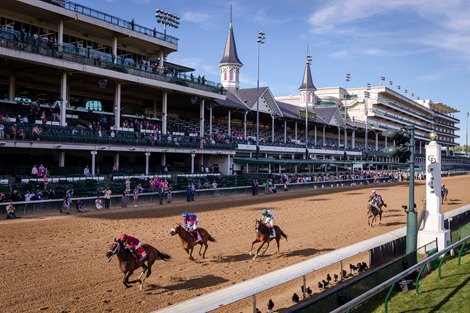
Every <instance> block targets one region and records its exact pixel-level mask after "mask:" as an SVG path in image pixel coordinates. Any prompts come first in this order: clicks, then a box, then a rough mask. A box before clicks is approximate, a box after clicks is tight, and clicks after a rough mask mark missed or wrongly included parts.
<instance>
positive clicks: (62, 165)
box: [59, 150, 65, 167]
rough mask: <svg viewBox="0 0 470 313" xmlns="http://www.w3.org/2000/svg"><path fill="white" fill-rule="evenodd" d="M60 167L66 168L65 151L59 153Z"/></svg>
mask: <svg viewBox="0 0 470 313" xmlns="http://www.w3.org/2000/svg"><path fill="white" fill-rule="evenodd" d="M59 167H65V151H64V150H62V151H59Z"/></svg>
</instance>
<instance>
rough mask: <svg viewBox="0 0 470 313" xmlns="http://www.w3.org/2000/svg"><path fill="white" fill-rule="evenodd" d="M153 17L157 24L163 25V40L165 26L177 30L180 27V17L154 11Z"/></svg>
mask: <svg viewBox="0 0 470 313" xmlns="http://www.w3.org/2000/svg"><path fill="white" fill-rule="evenodd" d="M155 17H156V18H157V23H160V24H163V36H164V38H165V39H166V27H167V26H170V27H173V28H178V27H179V25H180V17H179V16H176V15H174V14H172V13H170V12H167V11H163V10H160V9H157V10H155Z"/></svg>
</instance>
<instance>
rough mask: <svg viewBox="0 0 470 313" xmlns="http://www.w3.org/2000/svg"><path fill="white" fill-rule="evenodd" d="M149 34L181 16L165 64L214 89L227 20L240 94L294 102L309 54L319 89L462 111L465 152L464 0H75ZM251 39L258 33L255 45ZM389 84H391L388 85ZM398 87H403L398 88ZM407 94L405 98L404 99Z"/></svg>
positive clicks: (469, 30) (468, 68) (467, 7)
mask: <svg viewBox="0 0 470 313" xmlns="http://www.w3.org/2000/svg"><path fill="white" fill-rule="evenodd" d="M74 1H75V2H77V3H80V4H82V5H85V6H89V7H91V8H94V9H96V10H100V11H103V12H106V13H108V14H111V15H114V16H117V17H120V18H123V19H129V20H130V19H132V18H134V19H135V23H136V24H139V25H142V26H146V27H149V28H153V27H157V30H159V31H161V32H162V31H163V27H162V25H161V24H158V23H157V22H156V18H155V10H156V9H157V8H158V9H162V10H165V11H168V12H171V13H173V14H175V15H177V16H179V17H180V18H181V20H180V27H179V28H178V29H174V28H169V29H167V34H169V35H172V36H174V37H176V38H178V39H179V44H178V51H177V52H175V53H172V54H170V55H169V56H168V61H170V62H174V63H178V64H181V65H185V66H189V67H192V68H194V69H196V71H195V74H196V75H205V76H206V78H207V79H208V80H211V81H214V82H219V81H220V74H219V73H220V72H219V67H218V63H219V61H220V60H221V58H222V54H223V51H224V47H225V41H226V38H227V33H228V25H229V21H230V6H232V24H233V30H234V35H235V41H236V45H237V50H238V56H239V58H240V60H241V62H242V63H243V64H244V66H243V67H242V68H241V71H240V88H252V87H256V82H257V79H258V48H259V49H260V62H259V81H260V86H269V88H270V89H271V91H272V93H273V94H274V96H286V95H297V94H298V88H299V86H300V84H301V81H302V75H303V72H304V69H305V61H306V55H307V47H308V50H309V54H310V55H311V56H312V64H311V71H312V76H313V81H314V84H315V86H316V87H317V88H322V87H334V86H343V87H345V86H346V81H345V76H346V73H349V74H350V75H351V80H350V81H349V82H348V85H347V87H363V86H365V85H366V84H367V83H371V84H372V86H377V85H380V83H381V80H380V77H381V76H385V83H386V84H387V85H388V86H389V87H391V88H392V89H394V90H395V91H398V92H401V93H403V94H404V95H406V96H408V97H411V94H412V93H413V94H414V98H416V97H418V96H419V97H420V98H421V99H431V100H433V101H435V102H443V103H445V104H447V105H449V106H451V107H453V108H455V109H457V110H459V111H460V112H459V113H457V114H456V115H455V116H456V117H457V118H458V119H460V120H461V123H460V125H457V126H458V127H460V128H461V129H460V131H458V132H457V134H458V135H459V136H460V139H458V142H460V143H461V144H465V140H466V138H465V135H466V131H467V112H469V111H470V106H469V105H468V102H469V101H467V98H468V99H469V100H470V93H469V94H468V95H467V94H465V92H464V91H465V90H467V88H470V18H468V17H469V16H470V2H469V1H467V0H446V1H442V0H391V1H383V0H282V1H280V0H269V1H268V0H265V1H253V0H251V1H248V0H233V1H224V0H196V1H195V0H168V1H157V0H74ZM258 31H263V32H264V33H265V34H266V35H265V37H266V39H265V43H264V44H262V45H260V46H259V47H258V43H257V36H258ZM389 81H392V82H393V85H391V86H390V85H389ZM398 86H400V87H401V89H400V90H398ZM405 90H407V91H408V93H407V94H405V93H404V91H405Z"/></svg>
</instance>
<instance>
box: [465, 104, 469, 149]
mask: <svg viewBox="0 0 470 313" xmlns="http://www.w3.org/2000/svg"><path fill="white" fill-rule="evenodd" d="M469 114H470V113H469V112H467V131H466V132H465V156H466V157H467V156H468V115H469Z"/></svg>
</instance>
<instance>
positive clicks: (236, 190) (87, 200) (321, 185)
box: [0, 178, 393, 214]
mask: <svg viewBox="0 0 470 313" xmlns="http://www.w3.org/2000/svg"><path fill="white" fill-rule="evenodd" d="M373 182H374V179H352V180H341V181H325V182H307V183H294V184H289V185H288V186H289V188H291V189H302V188H312V189H328V188H342V187H354V186H361V185H366V184H370V183H373ZM377 182H378V183H390V182H393V180H392V179H390V178H381V179H379V180H378V181H376V183H377ZM276 186H277V189H278V190H281V189H282V186H283V184H276ZM251 192H252V189H251V186H240V187H229V188H211V189H199V190H197V191H196V195H197V196H198V197H213V196H226V195H237V194H238V195H239V194H248V193H251ZM97 193H99V192H97ZM100 194H101V195H102V193H100ZM121 196H122V195H120V194H118V195H112V196H111V206H120V205H121ZM158 198H159V194H158V192H146V193H141V194H140V195H139V202H154V201H157V199H158ZM95 199H96V197H78V198H72V201H73V200H81V201H83V205H84V207H85V208H87V207H88V208H89V207H94V206H95V203H94V201H95ZM165 199H166V197H165ZM175 199H179V200H183V199H186V191H185V190H176V191H173V200H175ZM62 202H63V199H52V200H40V201H16V202H12V203H13V205H14V206H15V207H16V209H17V213H18V212H19V211H21V209H22V211H23V214H27V213H28V211H30V212H34V211H38V210H43V211H46V210H49V211H50V210H55V209H59V208H61V207H62ZM6 205H8V202H1V203H0V208H1V207H2V206H4V207H5V206H6Z"/></svg>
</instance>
